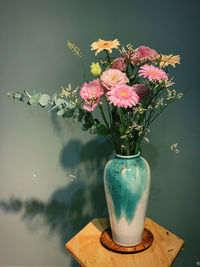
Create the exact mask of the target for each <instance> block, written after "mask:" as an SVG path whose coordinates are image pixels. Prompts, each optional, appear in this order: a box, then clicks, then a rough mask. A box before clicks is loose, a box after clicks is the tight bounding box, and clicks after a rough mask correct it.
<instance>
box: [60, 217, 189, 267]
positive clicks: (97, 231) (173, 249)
mask: <svg viewBox="0 0 200 267" xmlns="http://www.w3.org/2000/svg"><path fill="white" fill-rule="evenodd" d="M108 227H109V221H108V219H105V218H96V219H93V220H92V221H91V222H90V223H88V224H87V225H86V226H85V227H84V228H83V229H82V230H81V231H80V232H79V233H78V234H77V235H76V236H74V237H73V238H72V239H71V240H70V241H69V242H68V243H66V245H65V246H66V249H67V250H68V251H69V252H70V253H71V254H72V255H73V256H74V258H75V259H76V260H77V261H78V262H79V263H80V264H81V266H84V267H133V266H134V267H169V266H171V264H172V262H173V261H174V259H175V258H176V256H177V254H178V253H179V251H180V250H181V248H182V246H183V244H184V241H183V240H182V239H180V238H179V237H177V236H175V235H174V234H172V233H171V232H169V231H168V230H166V229H165V228H163V227H162V226H160V225H158V224H157V223H155V222H154V221H152V220H150V219H149V218H146V221H145V228H147V229H148V230H150V231H151V232H152V233H153V236H154V241H153V243H152V245H151V246H150V248H148V249H147V250H145V251H143V252H140V253H136V254H120V253H115V252H112V251H109V250H108V249H106V248H105V247H104V246H103V245H102V244H101V242H100V236H101V233H102V232H103V230H104V229H106V228H108Z"/></svg>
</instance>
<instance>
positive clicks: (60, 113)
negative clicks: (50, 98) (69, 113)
mask: <svg viewBox="0 0 200 267" xmlns="http://www.w3.org/2000/svg"><path fill="white" fill-rule="evenodd" d="M64 113H65V111H64V110H63V109H60V110H58V111H57V115H58V116H62V115H63V114H64Z"/></svg>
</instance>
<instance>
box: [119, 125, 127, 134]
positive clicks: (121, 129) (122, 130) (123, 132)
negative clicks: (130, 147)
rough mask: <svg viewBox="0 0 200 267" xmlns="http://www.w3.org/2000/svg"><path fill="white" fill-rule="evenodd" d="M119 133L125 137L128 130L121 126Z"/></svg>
mask: <svg viewBox="0 0 200 267" xmlns="http://www.w3.org/2000/svg"><path fill="white" fill-rule="evenodd" d="M119 132H120V135H124V134H125V133H126V128H125V127H124V126H123V125H120V127H119Z"/></svg>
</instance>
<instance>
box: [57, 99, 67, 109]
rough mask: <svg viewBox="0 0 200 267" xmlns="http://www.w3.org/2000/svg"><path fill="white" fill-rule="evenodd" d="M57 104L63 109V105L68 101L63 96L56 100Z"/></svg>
mask: <svg viewBox="0 0 200 267" xmlns="http://www.w3.org/2000/svg"><path fill="white" fill-rule="evenodd" d="M55 104H56V106H57V107H58V108H59V109H62V107H63V105H66V101H65V100H64V99H62V98H58V99H56V100H55Z"/></svg>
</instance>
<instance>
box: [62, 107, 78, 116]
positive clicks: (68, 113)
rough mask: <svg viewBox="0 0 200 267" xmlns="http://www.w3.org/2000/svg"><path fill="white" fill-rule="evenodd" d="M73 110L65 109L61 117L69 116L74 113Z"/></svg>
mask: <svg viewBox="0 0 200 267" xmlns="http://www.w3.org/2000/svg"><path fill="white" fill-rule="evenodd" d="M74 111H75V109H68V110H65V112H64V114H63V117H64V118H70V117H72V116H73V115H74Z"/></svg>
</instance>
